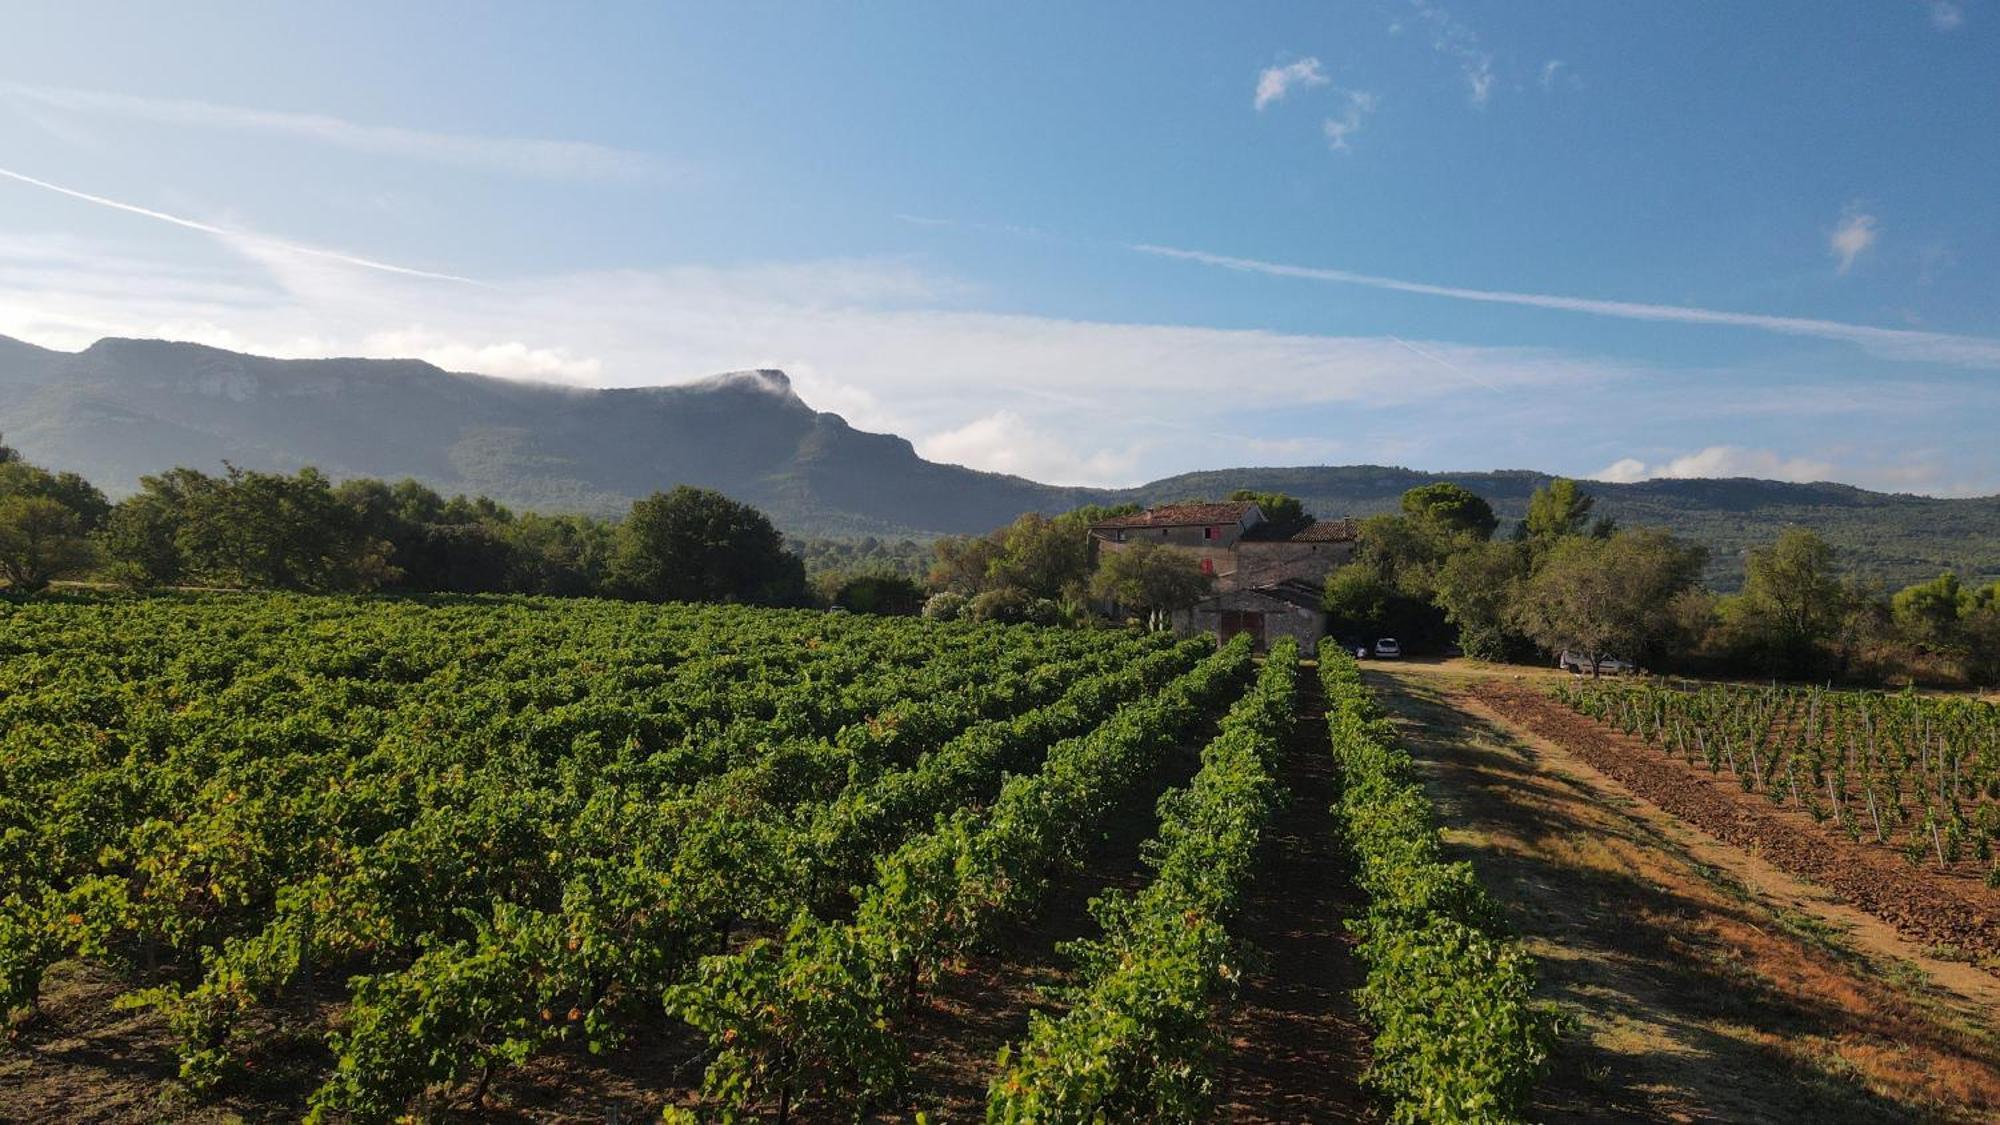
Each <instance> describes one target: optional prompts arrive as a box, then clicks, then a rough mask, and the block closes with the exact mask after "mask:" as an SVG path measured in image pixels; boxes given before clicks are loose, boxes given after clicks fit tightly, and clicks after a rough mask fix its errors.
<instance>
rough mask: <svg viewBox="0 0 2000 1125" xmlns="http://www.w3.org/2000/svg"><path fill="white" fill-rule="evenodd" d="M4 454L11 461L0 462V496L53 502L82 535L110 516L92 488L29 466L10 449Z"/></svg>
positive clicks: (108, 505)
mask: <svg viewBox="0 0 2000 1125" xmlns="http://www.w3.org/2000/svg"><path fill="white" fill-rule="evenodd" d="M7 452H8V453H9V454H10V455H11V458H9V459H0V496H35V497H40V498H42V499H44V500H53V501H55V502H56V503H58V504H61V505H62V506H63V507H65V508H68V509H69V510H70V511H71V512H74V513H75V514H76V518H77V523H78V524H79V525H80V526H81V527H82V528H83V530H84V531H86V532H89V531H95V530H96V529H97V527H98V525H100V524H102V523H103V522H104V517H105V516H106V515H109V514H110V512H111V503H110V502H109V501H108V500H106V499H105V498H104V493H102V492H100V491H98V489H97V486H96V485H94V484H91V483H90V482H89V481H87V480H85V479H83V478H82V477H80V476H78V475H76V474H75V473H52V472H49V471H48V470H47V469H44V468H41V467H40V466H38V465H31V464H29V463H28V462H26V461H23V460H21V457H20V454H18V453H15V452H14V451H13V450H11V449H10V450H8V451H7Z"/></svg>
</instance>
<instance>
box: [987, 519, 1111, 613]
mask: <svg viewBox="0 0 2000 1125" xmlns="http://www.w3.org/2000/svg"><path fill="white" fill-rule="evenodd" d="M998 548H999V549H998V551H997V552H996V553H995V554H994V555H993V557H992V558H991V559H990V560H989V561H988V563H987V573H986V588H987V589H1000V588H1004V587H1010V586H1011V587H1014V588H1016V589H1019V590H1025V591H1027V593H1028V594H1029V595H1030V596H1031V597H1037V598H1050V599H1055V598H1060V597H1062V596H1063V595H1064V594H1065V593H1066V592H1067V591H1070V590H1072V589H1073V588H1075V587H1078V586H1080V585H1082V584H1083V583H1085V582H1088V581H1089V579H1090V525H1089V523H1088V521H1087V518H1085V517H1083V516H1081V515H1079V514H1076V513H1072V514H1067V515H1062V516H1057V517H1055V518H1053V519H1051V518H1050V517H1048V516H1044V515H1040V514H1038V513H1035V512H1029V513H1027V514H1026V515H1023V516H1021V517H1020V518H1018V519H1016V520H1015V521H1014V522H1013V523H1011V524H1008V525H1007V526H1006V527H1005V528H1003V529H1001V531H1000V533H999V541H998Z"/></svg>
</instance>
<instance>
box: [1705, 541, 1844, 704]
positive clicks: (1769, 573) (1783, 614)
mask: <svg viewBox="0 0 2000 1125" xmlns="http://www.w3.org/2000/svg"><path fill="white" fill-rule="evenodd" d="M1847 611H1848V598H1847V595H1846V593H1845V591H1844V588H1843V587H1842V585H1841V582H1840V576H1839V573H1838V570H1837V567H1836V566H1835V562H1834V553H1833V548H1832V547H1830V546H1828V545H1827V542H1826V541H1825V540H1824V539H1821V538H1820V537H1819V536H1817V535H1815V534H1813V533H1812V532H1810V531H1807V530H1805V529H1804V528H1796V527H1795V528H1789V529H1787V530H1786V531H1785V532H1784V533H1783V534H1781V535H1779V536H1778V539H1777V542H1775V543H1773V544H1771V546H1769V547H1760V548H1756V549H1754V550H1752V551H1751V552H1750V554H1749V557H1748V558H1747V559H1746V560H1745V562H1744V579H1743V593H1742V594H1741V595H1740V596H1739V597H1737V598H1736V599H1733V600H1732V601H1730V602H1728V603H1726V604H1725V607H1724V612H1725V615H1726V616H1727V618H1728V619H1729V621H1730V622H1731V628H1732V631H1733V632H1734V633H1735V643H1736V645H1737V646H1738V647H1739V648H1740V649H1743V650H1745V651H1748V652H1750V653H1753V654H1756V655H1758V656H1760V657H1761V659H1762V662H1763V663H1764V664H1765V666H1766V668H1767V669H1768V670H1769V671H1772V672H1779V673H1786V674H1792V675H1804V674H1809V673H1812V672H1815V671H1817V670H1819V668H1820V666H1821V665H1822V664H1823V663H1824V660H1825V654H1826V647H1827V645H1828V644H1830V643H1831V642H1832V641H1833V640H1834V638H1835V637H1836V636H1838V635H1839V633H1840V632H1841V629H1842V623H1843V621H1844V619H1845V618H1846V616H1847Z"/></svg>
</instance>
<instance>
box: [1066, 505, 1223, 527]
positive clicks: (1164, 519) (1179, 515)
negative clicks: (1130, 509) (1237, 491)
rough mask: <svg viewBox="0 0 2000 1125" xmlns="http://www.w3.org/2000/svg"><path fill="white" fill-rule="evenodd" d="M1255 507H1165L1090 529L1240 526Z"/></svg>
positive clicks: (1112, 520)
mask: <svg viewBox="0 0 2000 1125" xmlns="http://www.w3.org/2000/svg"><path fill="white" fill-rule="evenodd" d="M1256 506H1257V505H1255V504H1252V503H1251V502H1249V501H1247V500H1230V501H1225V502H1223V503H1219V504H1167V505H1163V506H1161V507H1158V508H1151V509H1148V510H1146V511H1143V512H1140V513H1139V514H1138V515H1133V516H1114V517H1112V518H1111V519H1108V520H1100V521H1098V522H1097V523H1094V524H1091V525H1090V526H1091V527H1093V528H1098V527H1103V528H1129V527H1196V526H1207V525H1210V524H1225V523H1242V522H1243V515H1244V513H1245V512H1248V511H1249V510H1250V509H1252V508H1255V507H1256Z"/></svg>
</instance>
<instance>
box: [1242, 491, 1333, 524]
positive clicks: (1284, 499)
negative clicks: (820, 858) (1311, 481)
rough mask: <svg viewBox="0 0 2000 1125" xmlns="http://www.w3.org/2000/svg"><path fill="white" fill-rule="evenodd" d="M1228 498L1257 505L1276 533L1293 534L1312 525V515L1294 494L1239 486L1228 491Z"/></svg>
mask: <svg viewBox="0 0 2000 1125" xmlns="http://www.w3.org/2000/svg"><path fill="white" fill-rule="evenodd" d="M1229 498H1230V499H1231V500H1236V501H1239V502H1242V501H1247V502H1249V503H1252V504H1255V505H1257V510H1258V511H1260V512H1262V513H1264V519H1265V520H1267V521H1269V523H1270V524H1271V530H1272V532H1274V533H1275V534H1278V535H1293V534H1296V533H1298V532H1301V531H1304V530H1305V529H1306V528H1308V527H1311V526H1312V525H1313V517H1312V515H1311V514H1310V513H1308V512H1307V511H1306V506H1305V504H1304V503H1303V502H1301V501H1300V500H1299V499H1298V497H1296V496H1287V495H1285V494H1284V493H1282V492H1258V491H1257V490H1255V489H1252V488H1239V489H1237V490H1236V491H1234V492H1232V493H1230V494H1229Z"/></svg>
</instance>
